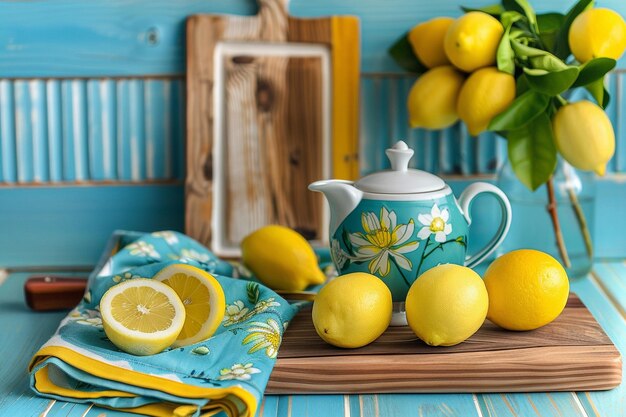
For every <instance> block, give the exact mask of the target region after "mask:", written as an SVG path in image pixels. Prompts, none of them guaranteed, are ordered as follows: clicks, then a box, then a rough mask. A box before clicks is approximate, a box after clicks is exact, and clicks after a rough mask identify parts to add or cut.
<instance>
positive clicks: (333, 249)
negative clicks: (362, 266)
mask: <svg viewBox="0 0 626 417" xmlns="http://www.w3.org/2000/svg"><path fill="white" fill-rule="evenodd" d="M330 253H331V255H332V258H333V260H334V261H335V263H336V264H337V267H339V269H341V268H343V266H344V265H345V264H346V262H347V261H348V258H349V255H348V254H347V253H346V252H345V251H344V250H343V249H342V248H341V245H339V241H338V240H336V239H333V240H332V241H331V242H330Z"/></svg>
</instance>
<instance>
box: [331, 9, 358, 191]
mask: <svg viewBox="0 0 626 417" xmlns="http://www.w3.org/2000/svg"><path fill="white" fill-rule="evenodd" d="M359 31H360V28H359V19H358V18H357V17H354V16H333V17H332V20H331V45H332V51H331V59H332V73H333V87H332V89H333V93H332V96H333V97H332V98H333V99H332V106H333V108H332V141H333V145H332V147H333V160H332V162H333V177H334V178H338V179H346V180H355V179H357V178H358V176H359V163H358V151H359V81H360V63H361V57H360V36H359Z"/></svg>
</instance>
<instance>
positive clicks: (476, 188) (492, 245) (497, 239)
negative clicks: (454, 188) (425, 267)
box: [459, 182, 512, 268]
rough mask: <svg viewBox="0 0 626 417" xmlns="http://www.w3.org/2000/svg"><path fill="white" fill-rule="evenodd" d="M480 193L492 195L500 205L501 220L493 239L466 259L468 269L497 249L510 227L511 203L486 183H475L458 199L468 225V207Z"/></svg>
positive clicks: (469, 220) (469, 218)
mask: <svg viewBox="0 0 626 417" xmlns="http://www.w3.org/2000/svg"><path fill="white" fill-rule="evenodd" d="M481 193H489V194H492V195H493V196H494V197H496V199H497V200H498V202H499V203H500V209H501V210H502V218H501V220H500V226H499V227H498V231H497V232H496V234H495V235H494V237H493V238H492V239H491V240H490V241H489V243H487V245H486V246H485V247H484V248H482V249H481V250H479V251H478V252H477V253H475V254H474V255H471V256H469V257H467V259H466V260H465V266H467V267H469V268H473V267H475V266H477V265H478V264H480V263H481V262H482V261H484V260H485V258H486V257H487V256H489V255H491V253H492V252H493V251H494V250H495V249H496V248H497V247H498V246H500V244H501V243H502V241H503V240H504V238H505V237H506V234H507V233H508V232H509V227H510V226H511V216H512V213H511V203H509V199H508V198H507V196H506V194H504V193H503V192H502V190H500V189H499V188H498V187H496V186H495V185H491V184H488V183H486V182H476V183H474V184H472V185H470V186H468V187H467V188H466V189H465V190H464V191H463V192H462V193H461V196H460V197H459V205H460V206H461V212H462V213H463V216H465V219H466V220H467V223H468V225H471V224H472V218H471V216H470V207H471V205H472V202H473V201H474V197H476V196H477V195H478V194H481Z"/></svg>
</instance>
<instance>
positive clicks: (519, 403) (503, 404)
mask: <svg viewBox="0 0 626 417" xmlns="http://www.w3.org/2000/svg"><path fill="white" fill-rule="evenodd" d="M478 402H479V404H480V407H481V409H482V410H484V411H485V413H484V414H483V415H486V416H489V417H518V416H535V415H539V416H541V417H562V416H567V417H577V416H580V417H587V415H586V414H585V413H584V411H583V410H582V409H581V408H580V405H579V402H578V398H577V397H576V395H575V394H573V393H571V392H553V393H535V394H483V395H478Z"/></svg>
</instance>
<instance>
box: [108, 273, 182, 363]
mask: <svg viewBox="0 0 626 417" xmlns="http://www.w3.org/2000/svg"><path fill="white" fill-rule="evenodd" d="M100 313H101V315H102V325H103V327H104V332H105V333H106V335H107V337H108V338H109V340H110V341H111V342H113V344H114V345H115V346H117V347H118V348H120V349H122V350H123V351H125V352H128V353H132V354H133V355H142V356H143V355H153V354H155V353H159V352H160V351H162V350H163V349H165V348H166V347H168V346H170V345H171V344H172V343H174V341H175V340H176V338H177V337H178V334H179V333H180V331H181V329H182V328H183V325H184V324H185V307H184V306H183V303H182V301H181V300H180V298H178V295H176V292H175V291H173V290H172V289H171V288H170V287H168V286H167V285H165V284H163V283H161V282H158V281H154V280H151V279H145V278H136V279H132V280H129V281H124V282H122V283H121V284H118V285H115V286H114V287H111V288H110V289H109V290H108V291H107V292H106V293H104V295H103V296H102V299H101V300H100Z"/></svg>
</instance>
